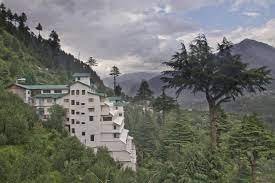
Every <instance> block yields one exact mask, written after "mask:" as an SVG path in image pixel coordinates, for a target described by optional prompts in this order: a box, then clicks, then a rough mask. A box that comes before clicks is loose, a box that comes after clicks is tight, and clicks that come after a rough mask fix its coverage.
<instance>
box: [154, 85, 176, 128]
mask: <svg viewBox="0 0 275 183" xmlns="http://www.w3.org/2000/svg"><path fill="white" fill-rule="evenodd" d="M177 106H178V105H177V104H176V100H175V99H173V98H172V97H169V96H167V95H166V94H165V89H164V88H163V89H162V93H161V95H160V96H159V97H157V98H156V99H155V100H154V102H153V107H154V109H155V110H156V111H158V112H161V113H162V124H164V121H165V114H166V113H167V112H169V111H171V110H172V109H174V108H176V107H177Z"/></svg>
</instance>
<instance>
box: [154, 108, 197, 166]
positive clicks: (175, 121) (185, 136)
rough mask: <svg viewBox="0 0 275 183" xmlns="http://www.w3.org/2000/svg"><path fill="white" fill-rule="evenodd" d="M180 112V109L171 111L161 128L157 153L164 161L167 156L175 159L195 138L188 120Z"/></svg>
mask: <svg viewBox="0 0 275 183" xmlns="http://www.w3.org/2000/svg"><path fill="white" fill-rule="evenodd" d="M180 114H181V112H180V111H175V112H171V113H170V115H169V116H168V119H167V123H165V124H164V126H163V128H162V130H161V133H160V153H158V154H159V155H160V156H161V157H162V159H163V160H164V161H166V160H167V158H169V159H170V160H171V159H174V160H176V161H177V158H178V157H179V156H181V152H182V151H183V150H184V147H185V146H186V145H190V144H191V143H192V142H194V140H195V133H194V132H193V131H192V129H191V127H190V124H188V120H187V119H186V118H185V117H183V116H181V115H180Z"/></svg>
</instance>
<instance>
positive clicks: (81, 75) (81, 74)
mask: <svg viewBox="0 0 275 183" xmlns="http://www.w3.org/2000/svg"><path fill="white" fill-rule="evenodd" d="M90 76H91V74H90V73H74V74H73V77H90Z"/></svg>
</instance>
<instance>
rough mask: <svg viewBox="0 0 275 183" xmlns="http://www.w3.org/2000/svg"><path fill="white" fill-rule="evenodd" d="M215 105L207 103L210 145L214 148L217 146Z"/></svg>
mask: <svg viewBox="0 0 275 183" xmlns="http://www.w3.org/2000/svg"><path fill="white" fill-rule="evenodd" d="M216 109H217V108H216V106H215V105H213V104H209V118H210V137H211V147H212V149H215V148H216V147H217V129H218V125H217V110H216Z"/></svg>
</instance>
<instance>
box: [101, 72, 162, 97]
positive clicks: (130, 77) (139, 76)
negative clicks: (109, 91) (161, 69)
mask: <svg viewBox="0 0 275 183" xmlns="http://www.w3.org/2000/svg"><path fill="white" fill-rule="evenodd" d="M157 75H159V73H158V72H134V73H129V74H123V75H121V76H119V77H118V78H117V83H118V84H119V85H120V86H121V87H122V89H123V92H124V93H126V94H127V95H129V96H134V95H135V94H136V91H137V90H138V87H139V85H140V83H141V81H142V80H147V81H148V80H150V79H151V78H153V77H155V76H157ZM103 82H104V84H105V85H106V86H108V87H110V88H113V78H112V77H107V78H104V79H103Z"/></svg>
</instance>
